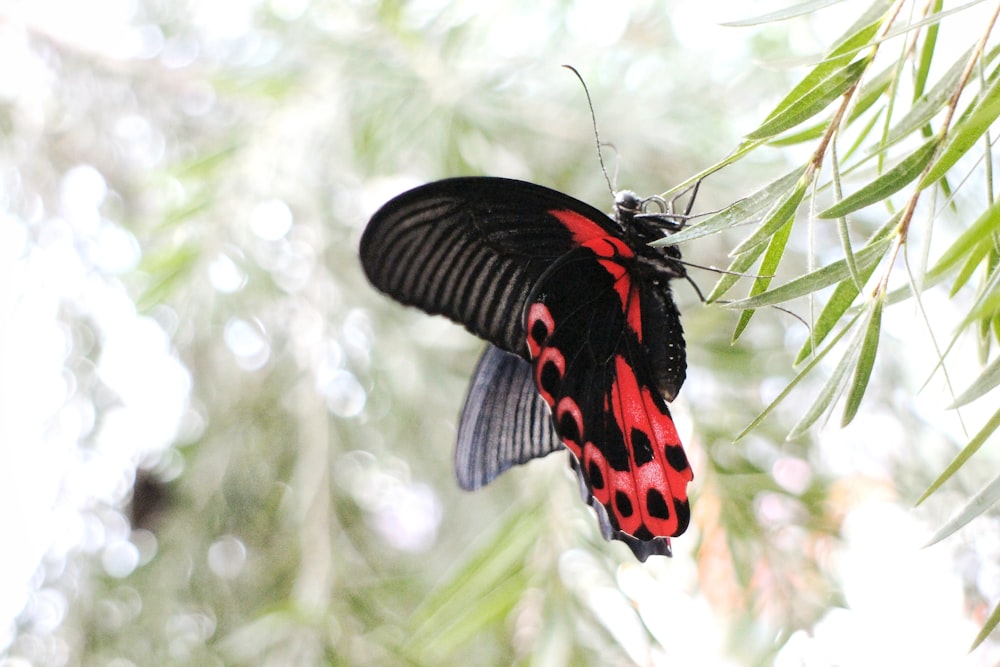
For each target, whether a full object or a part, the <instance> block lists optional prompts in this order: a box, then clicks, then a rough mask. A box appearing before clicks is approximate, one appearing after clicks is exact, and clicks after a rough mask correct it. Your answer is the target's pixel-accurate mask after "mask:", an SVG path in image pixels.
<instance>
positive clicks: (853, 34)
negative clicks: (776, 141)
mask: <svg viewBox="0 0 1000 667" xmlns="http://www.w3.org/2000/svg"><path fill="white" fill-rule="evenodd" d="M890 2H891V0H877V1H876V2H873V3H872V5H871V6H870V7H869V8H868V9H867V10H866V11H865V13H864V14H862V15H861V17H860V18H858V20H857V21H855V22H854V24H853V25H851V27H850V28H848V29H847V30H846V31H845V32H844V34H843V35H842V36H841V37H840V39H838V40H837V42H836V46H835V47H834V48H833V49H832V50H831V51H830V52H829V53H828V54H827V55H826V57H825V58H824V59H823V60H822V61H821V62H820V63H818V64H817V65H816V67H814V68H813V69H812V71H811V72H809V73H808V74H806V75H805V76H804V77H803V78H802V80H801V81H799V82H798V83H797V84H796V85H795V87H794V88H792V89H791V90H790V91H789V92H788V94H787V95H785V97H784V98H783V99H782V100H781V101H780V102H778V104H777V105H776V106H775V107H774V109H773V110H772V111H771V113H770V114H768V116H767V118H765V119H764V122H765V123H766V122H768V121H770V120H771V119H773V118H775V117H776V116H778V115H779V114H781V113H783V112H785V111H786V110H788V109H789V108H790V107H793V106H796V105H797V104H798V102H799V99H800V98H801V97H802V96H804V95H805V94H806V93H807V92H808V91H810V90H813V89H814V88H815V87H816V86H817V85H818V84H819V83H820V82H821V81H823V80H824V79H826V78H827V77H828V76H830V74H831V73H833V72H835V71H837V70H839V69H840V68H842V67H843V66H844V65H846V64H847V63H849V62H850V61H851V60H853V59H854V56H855V54H856V53H857V52H858V51H860V50H861V49H863V48H865V47H866V46H867V45H868V44H869V43H870V42H871V39H872V37H874V36H875V33H876V32H878V29H879V28H880V27H881V25H882V19H883V17H884V15H885V12H886V10H887V9H888V8H889V4H890Z"/></svg>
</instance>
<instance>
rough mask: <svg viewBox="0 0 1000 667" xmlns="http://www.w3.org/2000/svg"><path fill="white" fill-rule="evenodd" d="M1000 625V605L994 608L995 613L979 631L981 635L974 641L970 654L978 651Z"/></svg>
mask: <svg viewBox="0 0 1000 667" xmlns="http://www.w3.org/2000/svg"><path fill="white" fill-rule="evenodd" d="M998 624H1000V604H998V605H997V606H996V607H994V608H993V613H991V614H990V617H989V618H987V619H986V622H985V623H983V627H982V629H980V630H979V634H978V635H976V638H975V639H973V640H972V646H970V647H969V652H970V653H971V652H972V651H974V650H976V647H978V646H979V645H980V644H982V643H983V641H985V640H986V638H987V637H989V636H990V633H992V632H993V630H994V629H995V628H996V627H997V625H998Z"/></svg>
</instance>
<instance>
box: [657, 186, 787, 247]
mask: <svg viewBox="0 0 1000 667" xmlns="http://www.w3.org/2000/svg"><path fill="white" fill-rule="evenodd" d="M805 170H806V168H805V166H802V167H796V168H795V169H792V170H791V171H790V172H788V173H787V174H785V175H783V176H780V177H779V178H776V179H775V180H773V181H771V182H770V183H768V184H767V185H765V186H763V187H762V188H760V189H758V190H756V191H755V192H753V193H752V194H749V195H747V196H746V197H743V198H742V199H738V200H736V201H735V202H733V203H732V204H730V205H729V206H727V207H726V208H724V209H722V210H721V211H719V212H718V213H715V214H713V215H711V216H709V217H707V218H705V219H704V220H702V221H701V222H699V223H697V224H695V225H690V226H688V227H685V228H684V229H682V230H681V231H679V232H677V233H676V234H671V235H670V236H668V237H665V238H662V239H657V240H656V241H653V242H652V243H650V244H649V245H651V246H666V245H676V244H678V243H684V242H685V241H691V240H693V239H697V238H701V237H703V236H708V235H709V234H716V233H718V232H720V231H722V230H724V229H729V228H730V227H735V226H736V225H739V224H741V223H743V222H746V221H748V220H751V219H753V218H755V217H756V216H757V215H761V216H762V217H763V214H764V212H765V211H767V210H768V209H769V208H770V207H771V206H772V203H773V202H774V201H775V200H776V199H778V198H779V197H783V196H785V195H786V194H787V193H788V192H790V191H791V190H792V188H794V187H795V184H796V183H797V182H798V181H799V179H800V178H801V177H802V174H803V173H805Z"/></svg>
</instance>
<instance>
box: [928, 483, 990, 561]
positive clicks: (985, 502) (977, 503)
mask: <svg viewBox="0 0 1000 667" xmlns="http://www.w3.org/2000/svg"><path fill="white" fill-rule="evenodd" d="M998 500H1000V476H997V477H995V478H994V479H993V481H992V482H990V483H989V484H987V485H986V487H985V488H983V489H982V490H981V491H980V492H979V493H977V494H976V495H975V496H973V497H972V499H971V500H969V502H967V503H966V504H965V507H963V508H962V509H960V510H959V511H958V513H957V514H956V515H955V516H953V517H952V518H950V519H948V522H947V523H945V524H944V525H943V526H941V528H939V529H938V531H937V532H936V533H934V535H933V536H931V539H930V540H928V542H927V544H925V545H924V546H925V547H929V546H931V545H932V544H937V543H938V542H940V541H941V540H943V539H945V538H946V537H949V536H950V535H952V534H953V533H954V532H955V531H957V530H959V529H961V528H962V526H964V525H966V524H967V523H969V522H970V521H972V520H973V519H975V518H976V517H977V516H980V515H981V514H982V513H983V512H985V511H986V510H988V509H989V508H990V507H991V506H993V504H994V503H996V502H997V501H998Z"/></svg>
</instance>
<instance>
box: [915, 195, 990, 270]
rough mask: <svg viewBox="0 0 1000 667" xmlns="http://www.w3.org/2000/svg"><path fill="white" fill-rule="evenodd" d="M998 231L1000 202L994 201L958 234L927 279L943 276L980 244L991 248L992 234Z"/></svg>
mask: <svg viewBox="0 0 1000 667" xmlns="http://www.w3.org/2000/svg"><path fill="white" fill-rule="evenodd" d="M998 230H1000V201H996V202H994V203H993V205H992V206H990V207H989V208H988V209H986V210H985V211H983V213H982V215H980V216H979V217H978V218H976V221H975V222H973V223H972V224H971V225H970V226H969V227H968V228H967V229H966V230H965V231H964V232H962V233H961V234H959V236H958V238H957V239H955V242H954V243H952V244H951V245H950V246H949V247H948V249H947V250H946V251H945V252H944V254H942V255H941V257H940V258H939V259H938V261H937V264H935V265H934V267H933V268H932V269H931V270H930V271H928V272H927V278H928V279H931V278H933V277H935V276H937V275H938V274H944V273H945V272H947V271H948V269H950V268H951V267H952V266H954V265H955V264H957V263H958V262H961V261H963V260H965V258H966V257H968V256H969V253H971V252H973V249H974V248H975V247H976V246H977V245H980V244H983V243H986V244H989V245H990V246H992V244H993V234H994V233H996V232H997V231H998Z"/></svg>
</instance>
